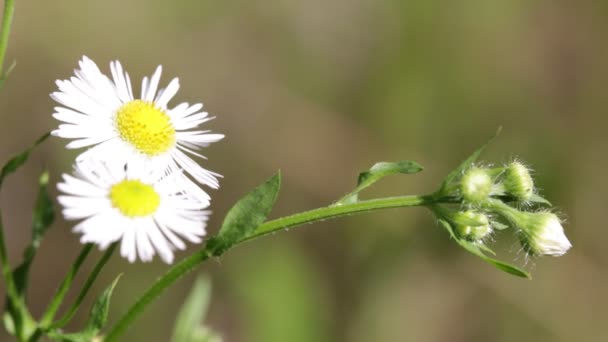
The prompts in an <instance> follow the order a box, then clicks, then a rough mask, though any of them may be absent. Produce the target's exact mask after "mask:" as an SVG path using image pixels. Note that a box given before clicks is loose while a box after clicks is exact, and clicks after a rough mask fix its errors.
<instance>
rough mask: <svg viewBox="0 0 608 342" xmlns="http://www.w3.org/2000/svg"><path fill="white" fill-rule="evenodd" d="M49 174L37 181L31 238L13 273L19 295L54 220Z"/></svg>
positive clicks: (25, 286)
mask: <svg viewBox="0 0 608 342" xmlns="http://www.w3.org/2000/svg"><path fill="white" fill-rule="evenodd" d="M48 182H49V174H48V172H44V173H43V174H42V175H41V176H40V179H39V187H38V197H37V199H36V205H35V206H34V212H33V218H32V237H31V241H30V244H29V245H28V246H27V248H26V249H25V252H24V255H23V261H22V263H21V265H19V266H18V267H17V268H15V270H14V271H13V278H14V279H15V287H16V288H17V292H18V293H19V294H20V295H21V294H23V293H24V291H25V289H26V288H27V277H28V272H29V268H30V265H31V264H32V260H33V259H34V256H35V255H36V252H37V251H38V247H40V242H41V241H42V237H43V236H44V233H45V232H46V230H47V229H48V228H49V227H50V225H51V224H52V223H53V220H54V219H55V212H54V207H53V201H52V200H51V197H50V196H49V192H48Z"/></svg>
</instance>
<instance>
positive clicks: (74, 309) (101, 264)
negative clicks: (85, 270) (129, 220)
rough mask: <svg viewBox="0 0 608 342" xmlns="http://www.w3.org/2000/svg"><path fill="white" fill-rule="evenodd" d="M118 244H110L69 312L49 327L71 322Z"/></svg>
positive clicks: (62, 325) (58, 326)
mask: <svg viewBox="0 0 608 342" xmlns="http://www.w3.org/2000/svg"><path fill="white" fill-rule="evenodd" d="M116 245H117V243H113V244H112V245H110V247H108V249H107V250H106V251H105V253H104V254H103V255H102V256H101V258H100V259H99V261H97V264H95V267H94V268H93V270H92V271H91V273H90V274H89V277H88V278H87V280H86V281H85V282H84V285H83V286H82V289H80V293H78V297H76V300H75V301H74V303H73V304H72V306H70V308H69V309H68V311H67V313H66V314H65V315H63V317H61V319H60V320H58V321H57V322H55V323H53V324H51V326H50V327H49V328H48V329H57V328H62V327H64V326H65V325H66V324H68V322H70V320H71V319H72V317H74V315H75V314H76V312H77V311H78V308H79V307H80V304H81V303H82V301H83V299H84V297H86V295H87V293H88V292H89V290H90V289H91V286H92V285H93V283H94V282H95V279H97V276H98V275H99V273H100V272H101V269H102V268H103V267H104V266H105V265H106V263H107V262H108V260H109V259H110V257H111V256H112V253H114V250H115V249H116Z"/></svg>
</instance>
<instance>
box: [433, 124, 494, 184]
mask: <svg viewBox="0 0 608 342" xmlns="http://www.w3.org/2000/svg"><path fill="white" fill-rule="evenodd" d="M501 130H502V127H499V128H498V130H497V131H496V134H494V136H493V137H491V138H490V140H488V142H486V143H485V144H483V145H481V147H479V148H478V149H477V150H475V152H473V153H472V154H471V155H470V156H469V157H468V158H467V159H465V160H464V161H463V162H462V163H461V164H460V165H459V166H458V167H457V168H455V169H454V170H452V172H450V173H449V174H448V176H447V177H446V178H445V179H444V180H443V182H442V183H441V187H440V188H439V190H438V191H437V194H438V195H439V196H446V195H449V194H446V193H445V190H446V189H447V187H448V186H449V185H450V184H451V183H452V182H453V181H454V180H455V179H456V178H457V177H458V176H460V175H462V174H463V173H464V171H465V170H466V169H468V168H469V167H471V165H473V163H474V162H475V161H476V160H477V158H479V155H480V154H481V153H482V152H483V150H485V148H486V147H487V146H488V145H489V144H490V143H491V142H492V141H494V139H495V138H496V137H497V136H498V135H499V134H500V131H501Z"/></svg>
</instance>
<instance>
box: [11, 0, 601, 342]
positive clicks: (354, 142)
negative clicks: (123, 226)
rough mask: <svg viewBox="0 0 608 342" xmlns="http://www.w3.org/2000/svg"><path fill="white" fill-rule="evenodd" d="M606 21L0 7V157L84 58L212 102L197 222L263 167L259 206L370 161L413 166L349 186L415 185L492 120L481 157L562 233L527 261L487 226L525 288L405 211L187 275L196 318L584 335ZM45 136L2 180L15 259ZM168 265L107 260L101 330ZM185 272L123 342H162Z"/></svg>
mask: <svg viewBox="0 0 608 342" xmlns="http://www.w3.org/2000/svg"><path fill="white" fill-rule="evenodd" d="M607 34H608V2H606V1H585V0H583V1H568V0H563V1H562V0H557V1H542V0H541V1H523V0H519V1H484V0H464V1H458V2H446V1H414V0H409V1H408V0H383V1H377V0H332V1H322V0H309V1H296V0H273V1H270V0H269V1H245V0H241V1H236V0H233V1H213V0H188V1H144V0H134V1H119V0H106V1H80V0H66V1H18V2H17V10H16V19H15V22H14V27H13V33H12V36H11V42H10V48H9V54H8V61H7V62H10V61H11V60H13V59H14V60H16V61H17V66H16V68H15V70H14V72H13V73H12V74H11V76H10V79H9V80H8V82H7V83H6V84H5V87H4V88H3V89H2V91H1V92H0V115H1V124H0V159H1V160H7V159H8V158H9V157H10V156H11V155H13V154H15V153H16V152H18V151H20V150H22V149H24V148H25V147H26V146H27V145H29V144H30V143H31V142H32V141H33V140H34V139H35V138H37V137H38V136H39V135H41V134H42V133H44V132H46V131H48V130H51V129H53V128H54V127H55V126H56V125H57V122H55V121H54V120H53V119H52V117H51V113H52V108H53V106H54V103H53V102H52V101H51V99H50V98H49V96H48V94H49V93H50V92H52V91H54V89H55V85H54V81H55V80H56V79H58V78H62V79H63V78H67V77H69V76H70V75H71V74H72V70H73V69H74V68H75V67H76V66H77V61H78V59H79V58H80V57H81V56H82V55H83V54H86V55H87V56H89V57H91V58H93V59H94V60H95V61H96V62H97V63H98V64H99V65H100V67H101V68H102V69H103V70H105V71H108V63H109V61H110V60H113V59H120V60H121V61H122V62H123V65H125V67H126V68H127V70H128V71H129V73H130V75H131V77H132V78H133V79H134V82H135V83H139V82H140V81H139V80H141V77H143V76H145V75H149V74H151V73H152V71H153V70H154V68H155V67H156V66H157V65H158V64H162V65H163V66H164V70H165V75H164V76H165V77H164V82H165V83H164V84H166V82H168V80H169V79H170V78H172V77H174V76H179V77H180V81H181V84H182V88H181V90H180V92H179V93H178V96H177V97H176V99H175V100H174V101H175V102H173V103H174V104H175V103H177V102H183V101H188V102H197V101H202V102H204V104H205V106H206V109H207V110H208V111H209V112H210V113H212V114H213V115H215V116H217V118H216V119H215V120H214V121H212V122H211V123H209V124H206V126H205V127H206V128H209V129H212V130H213V131H215V132H221V133H224V134H226V139H225V140H224V141H222V142H220V143H217V144H214V145H212V146H211V147H210V148H208V149H207V150H206V151H205V154H206V155H207V156H208V157H209V159H208V160H207V161H204V162H203V163H204V165H205V166H206V167H207V168H209V169H211V170H214V171H217V172H219V173H221V174H223V175H224V176H225V177H224V179H223V180H222V186H221V189H220V190H219V191H211V193H212V196H213V203H212V210H213V212H214V214H213V216H212V219H211V222H210V225H209V228H208V229H209V232H210V233H213V232H215V231H216V230H217V228H218V226H219V224H220V223H221V220H222V218H223V216H224V214H225V213H226V211H227V210H228V209H229V208H230V206H231V205H232V204H233V203H234V202H235V201H236V200H237V199H238V198H240V197H241V196H242V195H244V194H245V193H246V192H248V191H249V190H250V189H251V188H252V187H254V186H255V185H257V184H259V183H261V182H262V181H263V180H264V179H266V178H267V177H269V176H270V175H271V174H273V173H274V172H275V171H276V170H277V169H281V170H282V172H283V176H284V177H283V179H284V182H283V188H282V191H281V194H280V198H279V201H278V204H277V205H276V207H275V209H274V210H273V212H272V217H278V216H280V215H286V214H289V213H293V212H296V211H302V210H306V209H310V208H313V207H318V206H322V205H325V204H328V203H330V202H332V201H333V200H335V199H337V198H339V197H340V196H341V195H343V194H344V193H346V192H348V191H349V190H350V189H351V188H352V187H353V185H354V183H355V179H356V176H357V174H358V172H359V171H361V170H364V169H366V168H368V167H369V166H371V165H372V164H373V163H375V162H376V161H381V160H387V161H393V160H401V159H413V160H416V161H418V162H420V163H421V164H422V165H424V166H425V167H426V169H425V171H424V172H423V173H421V174H418V175H411V176H393V177H390V178H388V179H385V180H383V181H382V182H381V183H380V184H378V186H376V187H374V188H373V189H372V190H370V191H368V192H366V193H365V195H364V196H366V197H373V196H383V195H397V194H414V193H428V192H431V191H433V190H434V189H435V188H436V186H437V185H438V184H439V182H440V181H441V179H442V178H443V176H445V175H446V174H447V173H448V172H449V171H450V170H451V169H452V168H453V167H455V166H456V165H457V164H458V163H459V162H460V161H461V160H462V159H463V158H465V157H466V156H467V155H468V154H469V153H470V152H471V151H472V150H474V149H475V148H477V147H478V146H479V145H480V144H481V143H483V142H485V141H486V139H487V138H488V137H489V136H491V135H492V134H493V133H494V132H495V131H496V129H497V127H499V126H503V128H504V129H503V132H502V134H501V136H500V138H499V139H497V140H496V142H495V143H494V144H493V145H492V146H491V147H490V148H489V149H488V150H487V151H486V153H485V154H484V156H483V157H484V160H486V161H488V162H490V163H501V162H506V161H509V160H511V159H512V158H514V157H519V158H521V159H523V160H525V161H527V162H528V163H529V164H531V165H533V166H534V168H535V170H536V177H537V183H538V185H539V186H540V187H541V188H542V189H543V194H544V195H545V196H546V197H548V198H549V199H550V200H551V201H552V202H553V203H554V204H555V205H556V206H557V207H558V208H559V211H560V212H561V213H563V216H564V217H565V219H566V224H565V229H566V232H567V234H568V236H569V238H570V239H571V241H572V243H573V245H574V248H573V249H572V250H571V252H570V253H568V254H567V255H566V256H564V257H561V258H555V259H554V258H541V259H532V260H529V261H527V262H526V260H525V258H524V256H523V255H522V254H521V253H518V251H519V247H518V245H517V243H516V242H515V239H513V238H512V237H511V236H510V234H504V235H502V236H501V237H500V238H499V240H500V243H499V245H498V246H497V249H499V250H501V251H504V252H503V253H501V254H502V257H504V258H505V259H507V260H513V261H515V262H516V263H519V264H521V265H524V264H525V267H526V268H527V269H528V270H530V271H531V272H532V273H533V278H534V279H533V280H531V281H528V280H522V279H517V278H514V277H511V276H509V275H507V274H504V273H502V272H499V271H498V270H496V269H494V268H492V267H490V266H488V265H487V264H485V263H483V262H482V261H480V260H478V259H476V258H474V257H473V256H471V255H469V254H468V253H466V252H465V251H463V250H462V249H460V248H458V247H457V246H456V245H455V244H454V243H453V242H451V241H449V238H448V236H447V234H446V233H445V231H443V230H442V229H440V228H439V227H438V226H437V225H436V224H435V222H434V221H433V218H432V216H431V215H430V214H429V213H428V212H426V211H425V210H423V209H403V210H389V211H383V212H376V213H372V214H366V215H358V216H353V217H348V218H342V219H338V220H333V221H327V222H323V223H319V224H315V225H308V226H306V227H304V228H298V229H293V230H290V231H289V232H287V233H280V234H275V235H272V236H269V237H265V238H263V239H259V240H256V241H255V242H253V243H248V244H245V245H242V246H239V247H238V248H236V249H234V250H232V251H230V252H229V253H227V254H226V255H225V256H224V257H222V258H221V260H217V261H211V262H208V263H206V264H204V265H203V266H202V267H201V268H200V269H199V271H198V272H201V273H207V274H209V275H210V276H211V279H212V281H213V287H214V289H213V299H212V304H211V308H210V312H209V315H208V317H207V319H206V321H205V324H206V325H208V326H210V327H212V328H213V329H215V330H216V331H218V332H220V333H221V334H222V335H223V336H224V338H225V341H235V342H241V341H242V342H247V341H253V342H285V341H293V342H299V341H302V342H310V341H319V342H325V341H352V342H364V341H365V342H367V341H383V342H384V341H386V342H397V341H603V340H604V338H606V336H608V333H607V330H606V320H607V319H608V295H607V294H606V289H607V288H608V269H607V267H606V266H607V265H608V256H607V254H606V253H605V251H606V243H607V242H608V230H607V229H606V201H605V200H606V194H607V193H608V186H607V185H608V183H607V182H606V167H607V166H608V161H607V159H606V151H607V148H608V139H607V138H606V125H607V123H608V120H607V119H606V108H608V96H607V93H606V84H608V44H607V43H606V35H607ZM136 88H139V87H138V86H137V87H136ZM64 144H65V141H59V140H58V139H51V140H50V141H49V142H47V143H45V145H44V146H43V147H42V148H40V149H39V150H37V151H36V152H35V153H34V155H33V158H32V160H31V161H30V162H29V163H28V164H27V166H26V167H25V168H24V169H22V170H21V171H20V172H19V173H17V174H15V175H12V176H10V179H8V182H7V183H6V184H5V187H4V189H3V191H2V194H1V206H2V209H3V213H4V215H3V216H4V223H5V226H6V229H7V233H6V234H7V235H8V237H7V238H8V242H9V246H8V248H9V253H10V258H11V260H12V261H13V262H15V261H16V260H18V259H19V258H20V255H21V250H22V249H23V247H24V246H25V244H26V242H27V241H28V238H29V222H30V218H31V212H30V210H31V207H32V205H33V200H34V194H35V188H36V179H37V177H38V175H39V174H40V172H41V171H42V170H44V169H45V168H48V169H49V170H50V171H51V174H52V180H53V182H56V181H57V180H58V179H59V176H60V174H61V173H62V172H67V171H68V170H70V168H71V166H70V163H71V161H72V160H73V158H74V156H75V155H76V152H74V151H66V150H65V149H64V148H63V146H64ZM70 228H71V225H70V224H69V223H66V222H64V221H63V220H62V219H59V220H58V221H57V222H56V224H55V225H54V227H53V228H52V230H51V231H49V233H48V236H47V238H46V240H45V241H44V243H43V246H42V248H41V250H40V253H39V255H38V257H37V259H36V261H35V264H34V268H33V274H32V276H33V280H32V288H31V290H30V293H29V298H30V303H31V306H32V308H33V311H34V313H35V314H40V312H41V311H42V310H43V309H44V307H45V305H46V304H47V302H46V301H47V300H48V298H50V296H51V295H52V293H53V292H54V290H55V288H56V286H57V284H58V283H59V281H60V279H61V278H62V277H63V275H64V274H65V272H66V270H67V268H68V266H69V265H70V263H71V262H72V260H73V259H74V258H75V256H76V255H77V254H78V252H79V250H80V244H79V243H78V236H76V235H74V234H72V233H71V232H70ZM195 248H196V247H191V248H190V249H189V250H188V251H187V252H182V253H180V254H179V255H178V257H180V258H181V257H183V256H185V255H186V254H187V253H189V252H192V251H193V250H195ZM100 255H101V254H100V253H99V252H98V251H96V252H95V253H94V257H92V258H90V260H88V262H87V264H86V267H85V272H82V274H81V275H80V277H79V278H78V280H77V281H78V282H82V279H83V278H84V276H83V274H86V273H87V272H86V271H88V270H89V269H90V268H91V267H92V264H93V263H94V261H95V259H96V258H99V256H100ZM166 268H167V267H166V266H165V265H164V264H162V263H161V262H159V261H155V262H153V263H151V264H141V263H137V264H129V263H127V262H125V261H123V260H122V259H120V258H119V257H118V255H115V256H114V257H113V258H112V260H111V262H110V263H109V265H108V266H107V267H106V269H105V270H104V272H103V274H102V276H101V280H100V281H99V282H98V283H97V284H96V285H95V288H94V289H93V292H92V293H93V294H96V293H99V292H101V291H102V289H103V288H105V286H106V285H107V284H109V283H110V281H111V280H112V279H113V278H114V277H115V276H116V274H118V273H120V272H122V273H124V276H123V278H122V279H121V281H120V283H119V285H118V288H117V291H116V292H115V296H114V299H113V302H112V311H111V318H110V320H111V322H114V321H115V320H116V319H117V318H118V317H119V315H120V314H121V313H123V312H124V311H125V310H126V308H127V307H128V306H129V305H130V304H131V303H133V301H134V300H135V298H136V296H137V295H138V294H140V293H141V292H142V291H143V290H144V289H145V288H147V287H148V286H149V285H150V283H151V282H152V281H154V280H155V279H156V278H157V277H158V276H159V275H160V274H161V273H162V272H163V271H164V270H166ZM193 279H194V275H190V276H188V277H185V278H184V279H182V280H181V281H180V282H179V283H177V285H176V286H174V287H173V288H171V289H170V290H169V291H168V292H167V293H165V295H164V296H163V297H162V298H161V299H160V300H158V301H157V302H156V303H155V304H153V305H152V306H150V307H149V309H148V310H147V311H146V312H145V314H144V315H143V316H141V318H140V319H139V320H138V321H137V322H136V323H135V324H134V325H133V326H132V328H131V329H130V330H129V333H128V334H127V335H126V336H125V337H124V341H159V342H164V341H168V340H169V336H170V332H171V329H172V327H173V321H174V319H175V315H176V313H177V311H178V309H179V307H180V305H181V302H182V301H183V299H184V298H185V296H186V294H187V292H188V291H189V288H190V287H191V285H192V282H193ZM71 296H72V297H71V298H73V296H74V294H71ZM90 303H91V299H89V300H88V301H86V302H85V305H86V306H85V307H84V308H83V310H82V312H81V313H80V315H79V316H78V319H76V320H75V321H74V322H73V324H71V325H70V328H71V329H77V328H78V327H79V326H81V325H82V324H83V322H84V320H85V319H86V312H87V311H88V306H89V305H90ZM3 334H4V333H3ZM0 340H2V341H4V340H9V338H8V337H7V336H6V335H0Z"/></svg>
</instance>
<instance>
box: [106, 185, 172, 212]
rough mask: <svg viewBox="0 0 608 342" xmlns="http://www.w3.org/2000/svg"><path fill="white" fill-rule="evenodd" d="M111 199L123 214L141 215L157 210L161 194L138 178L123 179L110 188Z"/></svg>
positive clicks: (113, 204)
mask: <svg viewBox="0 0 608 342" xmlns="http://www.w3.org/2000/svg"><path fill="white" fill-rule="evenodd" d="M110 201H111V202H112V206H113V207H114V208H117V209H118V210H120V212H121V213H122V214H123V215H125V216H128V217H140V216H147V215H150V214H152V213H154V212H155V211H156V209H157V208H158V205H159V204H160V196H159V195H158V193H157V192H156V190H154V188H153V187H152V186H151V185H148V184H145V183H142V182H140V181H138V180H123V181H122V182H120V183H116V184H114V185H113V186H112V188H111V189H110Z"/></svg>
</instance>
